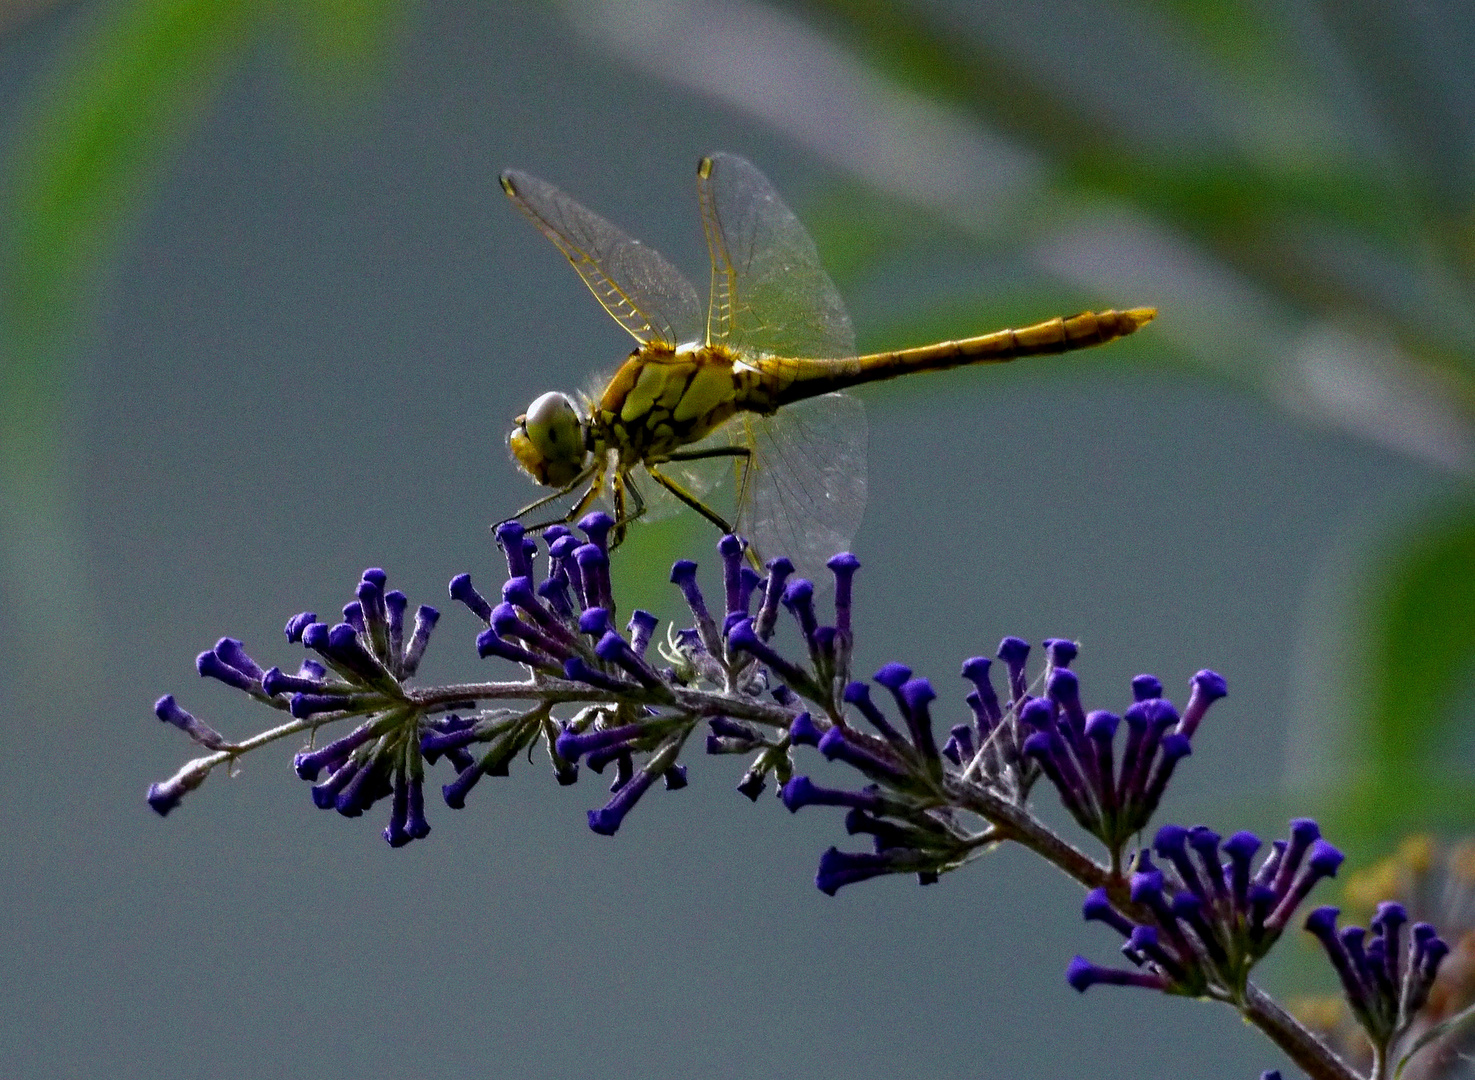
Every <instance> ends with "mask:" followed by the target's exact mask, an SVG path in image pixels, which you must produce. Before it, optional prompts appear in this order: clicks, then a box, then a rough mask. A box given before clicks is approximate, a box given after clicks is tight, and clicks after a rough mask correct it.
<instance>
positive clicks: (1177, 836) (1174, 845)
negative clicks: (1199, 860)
mask: <svg viewBox="0 0 1475 1080" xmlns="http://www.w3.org/2000/svg"><path fill="white" fill-rule="evenodd" d="M1152 848H1153V850H1154V851H1156V852H1157V853H1158V855H1159V856H1161V857H1162V858H1164V859H1167V860H1168V861H1169V862H1171V863H1172V864H1173V869H1174V870H1176V871H1178V877H1179V878H1180V879H1182V881H1183V884H1184V885H1185V886H1186V887H1187V888H1188V890H1189V891H1190V892H1191V893H1193V895H1194V896H1196V897H1198V899H1199V900H1200V901H1202V902H1205V903H1207V902H1208V900H1209V895H1208V893H1207V892H1205V891H1204V884H1203V880H1202V879H1201V878H1200V877H1199V875H1198V871H1197V870H1196V869H1194V865H1193V860H1192V859H1190V858H1189V857H1188V830H1187V829H1185V828H1184V827H1183V826H1182V825H1164V826H1163V827H1162V828H1161V829H1159V830H1158V831H1157V836H1156V837H1155V838H1154V839H1153V842H1152Z"/></svg>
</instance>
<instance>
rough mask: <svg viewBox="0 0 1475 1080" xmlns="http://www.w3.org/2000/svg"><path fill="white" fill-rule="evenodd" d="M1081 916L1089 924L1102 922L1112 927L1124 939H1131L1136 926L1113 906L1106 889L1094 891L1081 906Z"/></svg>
mask: <svg viewBox="0 0 1475 1080" xmlns="http://www.w3.org/2000/svg"><path fill="white" fill-rule="evenodd" d="M1081 914H1082V915H1083V916H1084V917H1085V919H1086V921H1087V922H1101V923H1105V924H1106V925H1107V926H1109V927H1111V928H1112V929H1113V930H1115V931H1116V932H1117V933H1119V934H1121V935H1122V937H1124V938H1125V937H1131V936H1132V930H1133V929H1134V928H1135V926H1136V924H1135V923H1133V922H1132V920H1131V919H1129V918H1127V917H1126V916H1125V915H1123V914H1122V913H1121V912H1120V911H1118V910H1117V909H1116V908H1114V907H1113V906H1112V903H1111V900H1110V899H1109V898H1108V897H1107V895H1106V890H1105V889H1092V890H1091V891H1090V892H1089V893H1087V894H1086V902H1085V903H1084V904H1082V905H1081Z"/></svg>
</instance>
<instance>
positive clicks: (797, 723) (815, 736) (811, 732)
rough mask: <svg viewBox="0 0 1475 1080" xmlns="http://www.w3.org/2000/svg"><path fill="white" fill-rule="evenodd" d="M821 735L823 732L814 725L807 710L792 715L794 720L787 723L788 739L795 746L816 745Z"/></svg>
mask: <svg viewBox="0 0 1475 1080" xmlns="http://www.w3.org/2000/svg"><path fill="white" fill-rule="evenodd" d="M823 737H824V732H822V731H820V729H819V728H818V727H816V726H815V723H814V720H813V718H812V717H810V715H809V714H808V713H807V712H802V713H800V714H799V715H798V716H796V717H794V722H793V723H791V724H790V725H789V741H790V742H791V743H793V744H794V745H795V746H818V745H819V741H820V739H821V738H823Z"/></svg>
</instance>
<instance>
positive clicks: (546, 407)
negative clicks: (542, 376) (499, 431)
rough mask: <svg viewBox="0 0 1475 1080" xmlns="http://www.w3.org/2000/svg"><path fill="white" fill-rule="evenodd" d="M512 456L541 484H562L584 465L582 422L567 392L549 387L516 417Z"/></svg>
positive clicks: (559, 485) (571, 479)
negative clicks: (548, 389) (549, 389)
mask: <svg viewBox="0 0 1475 1080" xmlns="http://www.w3.org/2000/svg"><path fill="white" fill-rule="evenodd" d="M508 444H509V445H510V446H511V448H512V456H513V457H515V458H516V459H517V463H518V464H519V465H521V466H522V467H523V468H524V469H526V470H527V471H528V472H529V473H530V474H531V475H532V477H533V479H534V480H536V481H538V483H540V484H548V485H550V486H554V487H562V486H563V485H564V484H568V483H571V482H572V481H573V479H574V477H576V476H578V475H579V472H580V470H582V469H583V467H584V458H585V456H586V454H585V449H584V425H583V424H582V423H581V422H580V420H579V411H578V409H576V408H575V407H574V403H573V402H572V401H570V400H569V397H568V395H567V394H560V393H559V392H558V391H556V390H552V391H549V392H548V393H546V394H544V395H543V396H542V397H540V398H538V399H537V400H536V401H534V402H533V403H532V404H531V405H529V406H528V411H527V412H526V413H525V414H524V415H522V416H519V417H518V418H517V427H515V428H514V429H513V430H512V435H511V437H510V438H509V439H508Z"/></svg>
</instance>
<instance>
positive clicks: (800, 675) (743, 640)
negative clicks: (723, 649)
mask: <svg viewBox="0 0 1475 1080" xmlns="http://www.w3.org/2000/svg"><path fill="white" fill-rule="evenodd" d="M727 647H728V648H729V649H730V650H732V651H734V652H745V653H747V654H748V655H749V656H751V657H753V659H755V660H757V661H758V662H759V663H760V664H766V665H767V666H768V670H769V671H771V672H773V673H774V675H776V676H777V677H778V678H780V679H782V680H783V681H784V682H786V683H788V684H789V685H790V686H808V685H809V681H810V679H809V676H808V675H807V674H805V672H804V670H803V669H802V668H799V667H796V666H795V665H793V664H791V663H789V661H787V660H785V659H784V658H783V657H782V656H780V655H779V654H778V653H776V652H774V651H773V650H772V649H771V648H769V647H768V645H767V644H765V643H764V642H762V641H759V640H758V635H757V634H756V633H755V632H754V630H753V620H752V619H744V620H742V621H741V622H739V623H738V624H737V625H736V626H734V627H733V628H732V630H731V631H730V632H729V633H728V635H727Z"/></svg>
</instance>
